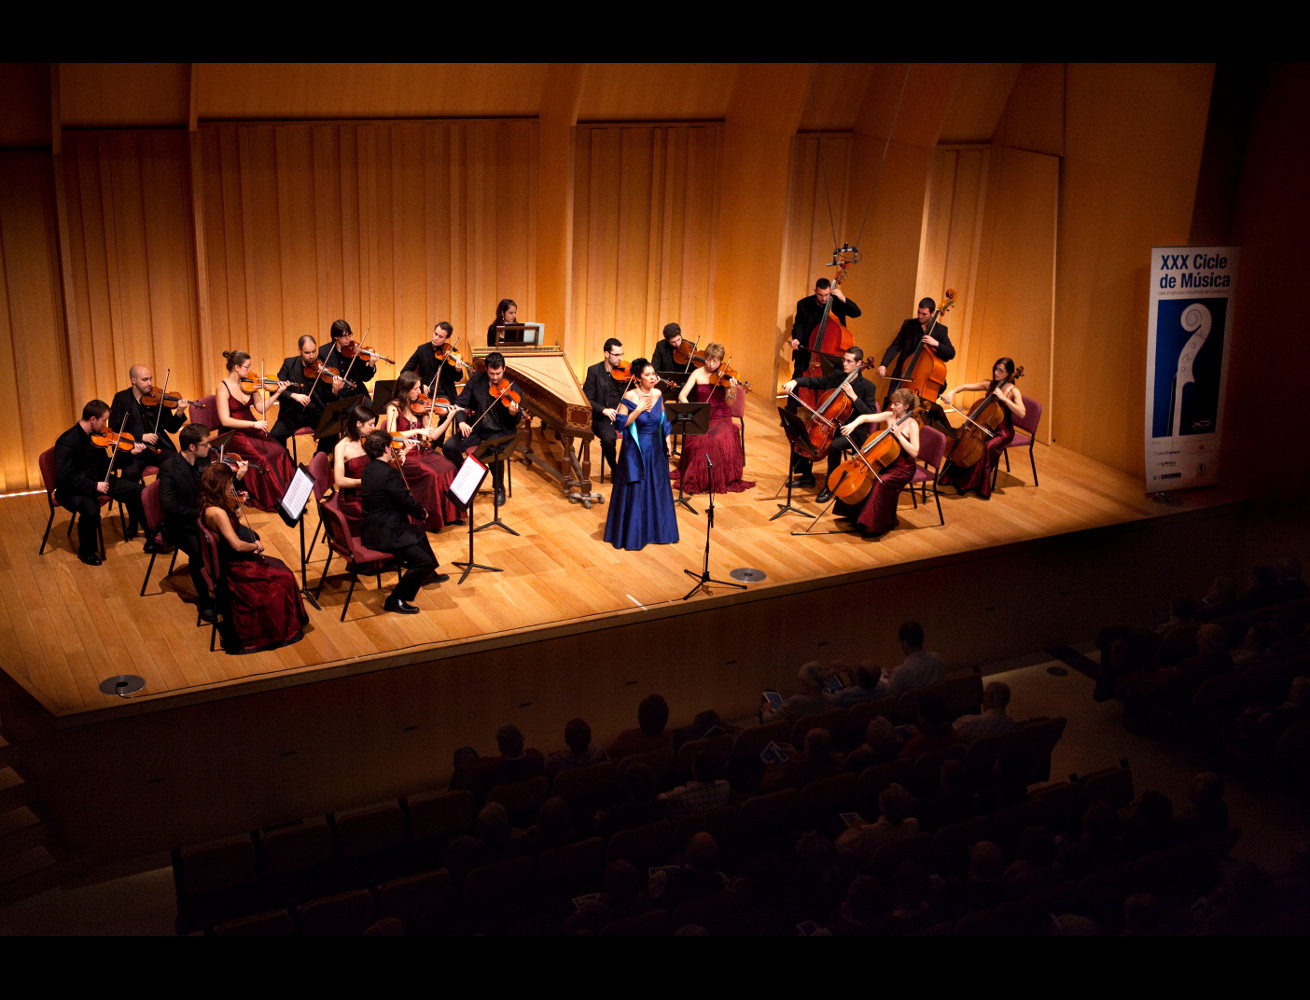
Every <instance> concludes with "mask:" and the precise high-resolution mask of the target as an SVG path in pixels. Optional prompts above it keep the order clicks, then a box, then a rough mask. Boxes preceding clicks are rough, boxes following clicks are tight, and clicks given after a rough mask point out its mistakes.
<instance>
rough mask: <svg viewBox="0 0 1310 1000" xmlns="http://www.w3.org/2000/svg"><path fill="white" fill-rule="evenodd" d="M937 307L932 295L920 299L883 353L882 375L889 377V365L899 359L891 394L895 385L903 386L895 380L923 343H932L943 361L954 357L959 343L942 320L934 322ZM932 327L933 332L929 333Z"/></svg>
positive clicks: (892, 371)
mask: <svg viewBox="0 0 1310 1000" xmlns="http://www.w3.org/2000/svg"><path fill="white" fill-rule="evenodd" d="M936 311H937V303H936V302H934V301H933V300H932V299H920V300H919V313H918V315H917V316H915V317H914V318H912V319H907V320H906V321H905V322H904V323H902V324H901V328H900V330H899V331H897V333H896V339H894V340H893V341H892V342H891V344H890V345H888V347H887V351H886V353H885V354H883V356H882V363H881V364H879V365H878V375H879V377H881V378H887V377H888V375H887V366H888V365H890V364H891V363H892V362H893V361H895V362H896V365H895V366H894V367H893V368H892V369H891V376H890V377H891V379H892V385H891V388H889V389H888V390H887V395H888V396H889V397H890V395H891V392H892V389H898V388H900V386H899V385H897V384H896V381H895V380H896V379H898V378H900V377H901V372H902V371H903V370H904V368H905V366H906V365H907V364H909V362H910V358H912V357H914V352H915V350H916V349H917V348H918V346H919V345H920V344H921V343H922V344H926V345H927V346H928V347H931V348H932V349H933V351H934V353H936V355H937V357H938V359H939V360H941V361H950V360H951V359H952V358H954V357H955V345H953V344H952V343H951V338H950V335H949V334H948V333H947V331H946V327H945V326H943V325H942V324H941V323H938V324H937V325H936V326H934V325H933V321H932V318H933V313H935V312H936ZM929 330H931V331H932V332H931V333H929V332H928V331H929ZM884 405H885V404H884Z"/></svg>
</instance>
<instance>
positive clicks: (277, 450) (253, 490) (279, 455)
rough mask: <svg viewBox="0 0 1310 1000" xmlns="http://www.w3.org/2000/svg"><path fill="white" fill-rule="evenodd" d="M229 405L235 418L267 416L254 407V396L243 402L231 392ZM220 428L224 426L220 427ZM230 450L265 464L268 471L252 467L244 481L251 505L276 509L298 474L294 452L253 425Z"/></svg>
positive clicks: (236, 438) (238, 434)
mask: <svg viewBox="0 0 1310 1000" xmlns="http://www.w3.org/2000/svg"><path fill="white" fill-rule="evenodd" d="M227 409H228V413H229V414H231V416H232V419H233V420H260V419H263V418H262V416H261V415H260V414H257V413H255V412H254V411H253V410H251V408H250V400H246V401H245V402H244V403H242V402H240V401H239V400H238V399H237V398H236V397H235V396H229V397H228V404H227ZM219 430H220V431H221V430H223V428H221V427H220V428H219ZM227 450H228V451H229V452H236V453H237V454H238V455H240V456H241V457H242V458H244V459H247V460H248V461H251V462H260V463H262V464H263V466H264V471H262V472H260V471H257V470H255V469H251V470H249V471H248V472H247V473H246V475H245V478H244V479H242V480H241V483H242V485H243V486H244V487H245V489H246V490H247V492H249V493H250V500H249V503H250V506H252V507H254V508H255V510H262V511H263V512H264V513H266V514H271V513H273V512H274V511H276V510H277V505H278V501H279V500H281V499H282V494H283V493H285V492H286V491H287V487H288V486H289V485H291V479H292V477H293V476H294V475H295V474H296V466H295V463H293V462H292V461H291V455H290V454H289V453H288V452H287V450H286V449H285V448H283V447H282V446H281V445H280V444H278V443H277V442H276V441H274V440H273V439H272V438H271V437H269V436H268V434H267V433H266V432H264V431H260V430H256V429H255V428H253V427H250V428H244V429H242V430H239V431H237V432H236V434H235V435H233V437H232V443H231V444H229V445H228V446H227Z"/></svg>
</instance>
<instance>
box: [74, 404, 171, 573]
mask: <svg viewBox="0 0 1310 1000" xmlns="http://www.w3.org/2000/svg"><path fill="white" fill-rule="evenodd" d="M108 428H109V404H108V403H106V402H105V401H104V400H102V399H93V400H91V402H89V403H87V404H86V405H85V406H84V407H82V419H81V420H79V421H78V422H77V423H75V424H74V425H73V426H72V427H70V428H69V429H68V430H66V431H64V433H62V434H60V435H59V440H58V441H56V442H55V501H56V502H57V503H58V504H59V505H60V506H61V507H63V508H64V509H65V510H71V511H73V512H74V513H75V514H79V515H81V516H80V517H79V518H78V520H77V558H79V559H81V560H82V562H84V563H86V564H87V565H88V566H99V565H100V564H101V562H102V560H101V558H100V542H99V539H100V497H102V496H107V497H109V498H110V499H113V500H118V501H119V502H121V503H122V504H123V506H124V507H126V508H127V510H128V513H129V516H130V517H131V520H132V521H133V522H134V523H137V524H144V523H145V520H146V516H145V512H144V511H143V510H142V509H141V492H142V486H141V484H140V483H139V482H132V481H130V480H127V479H119V478H117V477H111V476H110V475H109V462H110V459H109V456H108V455H106V454H105V450H104V448H97V447H96V446H95V445H93V444H92V443H91V435H92V434H103V433H104V432H105V431H106V430H107V429H108ZM146 551H147V552H153V551H155V547H154V545H153V544H152V543H151V542H150V541H149V540H147V541H146Z"/></svg>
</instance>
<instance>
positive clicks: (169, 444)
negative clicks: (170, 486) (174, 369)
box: [109, 365, 186, 480]
mask: <svg viewBox="0 0 1310 1000" xmlns="http://www.w3.org/2000/svg"><path fill="white" fill-rule="evenodd" d="M127 378H128V381H130V382H131V383H132V385H131V387H130V388H127V389H123V390H120V391H119V392H117V393H115V394H114V398H113V399H112V400H111V401H110V404H109V427H110V429H111V430H115V431H116V430H118V429H119V428H120V427H122V429H123V430H124V431H125V432H126V433H128V434H131V435H132V438H133V440H134V441H135V442H136V444H135V445H134V446H133V448H132V458H131V461H124V457H126V456H125V455H124V456H121V457H120V458H119V459H118V462H119V464H118V465H116V466H115V468H117V469H118V470H119V474H120V475H122V477H123V478H124V479H135V480H139V479H140V478H141V476H142V474H143V473H144V472H145V470H146V468H147V467H148V466H151V465H156V466H158V465H162V464H163V463H164V460H165V459H166V458H168V456H169V455H173V454H176V453H177V448H176V447H175V446H174V445H173V441H172V439H171V438H170V437H169V436H168V432H173V433H176V432H177V431H178V430H179V429H180V428H181V426H182V425H183V424H184V423H186V406H185V404H184V403H179V404H178V406H177V409H175V410H170V409H167V408H166V407H156V406H146V405H144V404H143V403H142V402H141V397H142V396H144V395H145V394H146V393H148V392H150V391H151V389H152V388H154V384H155V376H154V373H153V372H152V371H151V370H150V369H149V368H147V367H146V366H145V365H133V366H132V367H131V368H129V369H128V371H127ZM124 417H126V418H127V423H126V425H124V423H123V418H124ZM156 422H158V424H159V427H158V430H156V428H155V424H156Z"/></svg>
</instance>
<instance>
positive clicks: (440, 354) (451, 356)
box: [432, 344, 472, 371]
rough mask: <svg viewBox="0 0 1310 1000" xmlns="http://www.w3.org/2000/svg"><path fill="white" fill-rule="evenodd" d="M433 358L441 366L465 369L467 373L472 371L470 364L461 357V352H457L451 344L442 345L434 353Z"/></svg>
mask: <svg viewBox="0 0 1310 1000" xmlns="http://www.w3.org/2000/svg"><path fill="white" fill-rule="evenodd" d="M432 356H433V358H434V359H435V360H436V362H437V364H439V365H454V366H455V367H456V368H463V369H465V370H466V371H472V368H470V367H469V363H468V362H467V361H465V360H464V359H463V358H461V357H460V356H459V351H457V350H455V348H454V347H453V346H451V345H450V344H442V345H441V346H440V347H438V348H437V349H436V351H435V352H434V353H433V355H432Z"/></svg>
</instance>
